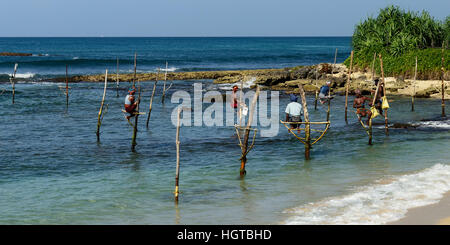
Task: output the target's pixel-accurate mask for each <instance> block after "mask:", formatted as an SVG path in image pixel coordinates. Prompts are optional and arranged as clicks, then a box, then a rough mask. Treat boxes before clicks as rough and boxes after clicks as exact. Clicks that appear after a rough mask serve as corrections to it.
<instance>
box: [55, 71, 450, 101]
mask: <svg viewBox="0 0 450 245" xmlns="http://www.w3.org/2000/svg"><path fill="white" fill-rule="evenodd" d="M446 75H447V74H446ZM157 76H158V80H162V79H164V74H162V73H160V74H159V75H158V74H157V73H139V74H136V78H137V79H138V80H140V81H152V80H155V79H156V77H157ZM133 77H134V74H132V73H128V74H119V81H120V82H124V81H132V80H133ZM374 78H379V75H377V74H375V75H374ZM104 79H105V77H104V75H103V74H98V75H84V76H72V77H70V78H69V81H70V82H102V81H104ZM167 79H168V80H199V79H210V80H214V83H215V84H240V82H241V81H243V82H246V84H248V82H250V84H251V85H250V88H252V87H255V86H256V85H259V86H261V88H262V89H268V90H282V91H286V93H296V92H298V84H302V85H303V88H304V90H305V92H307V93H314V92H315V91H316V90H318V89H319V88H320V87H321V86H322V85H324V84H325V83H326V81H331V84H332V91H333V92H334V93H336V94H344V93H345V84H346V82H347V79H348V68H347V67H346V66H345V65H343V64H336V65H333V64H328V63H322V64H318V65H313V66H296V67H287V68H282V69H260V70H232V71H198V72H170V73H167ZM108 80H110V81H111V82H113V81H116V75H115V74H113V75H111V76H109V78H108ZM53 81H56V82H63V81H64V78H63V77H61V78H55V79H53ZM385 81H386V93H387V94H398V95H406V96H411V95H412V94H413V93H415V97H418V98H419V97H422V98H429V97H438V96H439V95H440V84H441V81H439V80H417V81H413V80H411V79H403V78H402V77H386V78H385ZM446 87H447V89H446V95H445V96H446V98H450V90H449V82H448V81H447V82H446ZM374 88H375V84H374V82H373V78H372V74H371V72H367V71H357V72H353V73H352V74H351V78H350V84H349V93H350V94H354V92H355V90H356V89H359V90H361V92H362V93H363V94H370V92H371V90H372V89H374Z"/></svg>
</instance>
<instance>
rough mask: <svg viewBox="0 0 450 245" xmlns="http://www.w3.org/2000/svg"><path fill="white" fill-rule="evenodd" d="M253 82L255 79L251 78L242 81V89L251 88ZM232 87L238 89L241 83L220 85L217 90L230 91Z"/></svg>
mask: <svg viewBox="0 0 450 245" xmlns="http://www.w3.org/2000/svg"><path fill="white" fill-rule="evenodd" d="M255 81H256V77H251V78H250V79H248V80H246V81H244V84H243V86H244V88H250V87H251V86H253V85H254V84H255ZM234 85H236V86H238V87H239V88H240V87H241V82H237V83H232V84H222V85H221V86H219V89H222V90H232V88H233V86H234Z"/></svg>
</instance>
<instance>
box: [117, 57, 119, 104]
mask: <svg viewBox="0 0 450 245" xmlns="http://www.w3.org/2000/svg"><path fill="white" fill-rule="evenodd" d="M116 92H117V98H118V97H119V57H117V69H116Z"/></svg>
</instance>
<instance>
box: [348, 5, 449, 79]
mask: <svg viewBox="0 0 450 245" xmlns="http://www.w3.org/2000/svg"><path fill="white" fill-rule="evenodd" d="M449 40H450V16H448V17H447V18H446V20H445V21H442V22H440V21H437V20H435V19H434V18H433V17H431V16H430V15H429V14H428V12H426V11H422V13H421V14H419V13H415V12H410V11H408V12H405V11H403V10H401V9H399V7H395V6H389V7H387V8H384V9H381V10H380V12H379V14H378V16H377V17H376V18H372V17H369V18H368V19H366V20H365V21H364V22H361V23H359V24H358V25H357V26H356V27H355V31H354V33H353V38H352V45H353V49H354V51H355V55H354V59H353V64H354V66H355V67H356V68H359V69H370V67H371V66H372V61H373V55H374V53H376V54H377V56H378V54H381V55H382V57H383V64H384V72H385V75H406V76H408V75H411V74H413V73H414V66H415V57H416V56H417V58H418V74H419V78H422V79H435V78H439V74H440V73H439V71H440V67H441V47H442V45H443V44H444V45H445V46H447V45H448V42H449ZM444 56H445V64H444V67H445V68H446V70H449V68H450V67H449V64H450V63H449V62H448V61H449V59H450V51H449V50H448V49H445V51H444ZM349 63H350V59H349V58H348V59H347V60H346V61H345V62H344V64H345V65H347V66H348V65H349ZM375 68H376V69H377V73H378V74H379V72H380V65H379V61H378V59H376V63H375Z"/></svg>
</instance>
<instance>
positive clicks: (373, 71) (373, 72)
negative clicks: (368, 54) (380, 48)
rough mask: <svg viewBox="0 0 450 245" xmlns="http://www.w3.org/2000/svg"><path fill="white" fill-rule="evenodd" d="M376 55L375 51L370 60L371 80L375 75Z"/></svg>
mask: <svg viewBox="0 0 450 245" xmlns="http://www.w3.org/2000/svg"><path fill="white" fill-rule="evenodd" d="M376 57H377V53H373V61H372V81H373V80H374V77H375V59H376Z"/></svg>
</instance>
